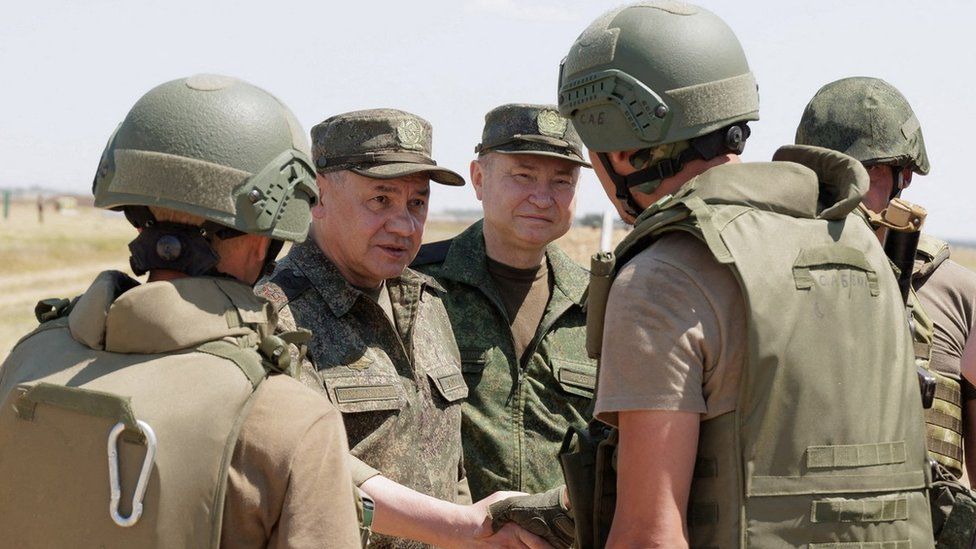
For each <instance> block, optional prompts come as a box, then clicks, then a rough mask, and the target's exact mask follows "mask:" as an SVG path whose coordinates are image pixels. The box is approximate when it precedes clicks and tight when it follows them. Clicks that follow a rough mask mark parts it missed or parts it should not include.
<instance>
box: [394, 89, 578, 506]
mask: <svg viewBox="0 0 976 549" xmlns="http://www.w3.org/2000/svg"><path fill="white" fill-rule="evenodd" d="M582 148H583V147H582V143H581V142H580V140H579V135H577V133H576V131H575V130H573V128H572V126H571V125H570V124H569V123H568V120H566V119H565V118H563V117H561V116H559V113H558V112H557V111H556V107H555V105H552V106H549V105H521V104H511V105H502V106H500V107H498V108H496V109H493V110H491V111H490V112H488V114H487V115H486V116H485V128H484V132H483V133H482V137H481V144H479V145H478V146H477V147H476V148H475V152H477V153H478V158H477V159H476V160H473V161H471V183H472V185H473V186H474V189H475V193H477V196H478V199H479V200H481V203H482V207H483V208H484V219H483V220H481V221H478V222H477V223H475V224H474V225H472V226H471V227H469V228H468V229H466V230H465V231H464V232H462V233H461V234H460V235H458V236H457V237H455V238H453V239H450V240H445V241H442V242H437V243H433V244H427V245H424V246H423V247H421V249H420V253H419V254H418V256H417V259H416V260H415V261H414V264H413V266H414V267H415V268H418V269H419V270H420V271H422V272H425V273H427V274H429V275H431V276H433V277H434V278H435V279H437V281H438V282H439V283H441V284H442V285H443V286H444V287H445V288H446V289H447V296H446V299H445V302H444V303H445V306H446V307H447V312H448V315H449V316H450V318H451V325H452V327H453V328H454V336H455V338H456V339H457V343H458V347H459V348H460V351H461V364H462V370H463V372H464V377H465V381H466V382H467V386H468V398H467V399H466V400H465V403H464V405H463V407H462V411H463V414H462V429H461V431H462V439H463V443H464V467H465V471H466V472H467V474H468V482H469V484H470V486H471V493H472V495H473V496H474V498H475V499H480V498H483V497H485V496H487V495H489V494H491V493H492V492H495V491H497V490H518V491H525V492H542V491H546V490H549V489H552V488H555V487H557V486H561V485H562V473H561V471H560V469H559V465H558V463H557V462H556V461H555V460H554V459H553V458H554V456H556V455H557V454H558V453H559V446H560V444H561V443H562V439H563V436H564V435H565V433H566V430H567V428H569V427H570V426H577V427H580V428H582V427H583V426H585V425H586V416H587V415H588V413H589V412H588V410H589V406H590V399H591V398H593V384H594V382H595V381H596V364H595V362H594V361H591V360H590V359H589V358H588V357H587V356H586V349H585V340H586V315H585V313H584V312H583V308H582V303H583V292H584V291H585V289H586V284H587V275H586V271H585V270H583V269H582V268H581V267H580V266H578V265H577V264H576V263H574V262H573V261H572V260H571V259H570V258H569V257H568V256H567V255H566V254H565V253H563V251H562V250H560V249H559V247H557V246H556V245H555V244H553V243H552V242H553V241H554V240H556V239H558V238H559V237H561V236H563V235H564V234H566V232H567V231H568V230H569V228H570V225H571V224H572V220H573V213H574V210H575V205H576V184H577V181H578V179H579V171H580V166H586V167H589V164H587V163H586V161H584V160H583V156H582Z"/></svg>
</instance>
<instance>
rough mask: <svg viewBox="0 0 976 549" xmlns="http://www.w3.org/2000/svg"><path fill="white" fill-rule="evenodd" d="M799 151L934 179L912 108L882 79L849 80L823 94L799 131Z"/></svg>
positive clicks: (810, 106)
mask: <svg viewBox="0 0 976 549" xmlns="http://www.w3.org/2000/svg"><path fill="white" fill-rule="evenodd" d="M796 144H797V145H814V146H817V147H824V148H826V149H833V150H835V151H839V152H842V153H844V154H846V155H848V156H852V157H854V158H855V159H857V160H860V161H861V162H862V163H864V164H865V165H872V164H895V165H898V166H905V167H910V168H912V170H914V171H915V173H917V174H919V175H925V174H927V173H929V157H928V154H927V153H926V152H925V139H924V138H923V137H922V126H921V125H920V124H919V121H918V118H916V116H915V112H914V111H912V107H911V105H909V104H908V101H907V100H906V99H905V96H903V95H902V94H901V92H899V91H898V90H897V89H895V87H894V86H892V85H891V84H889V83H887V82H885V81H884V80H881V79H880V78H867V77H863V76H859V77H853V78H843V79H841V80H837V81H836V82H831V83H830V84H827V85H826V86H824V87H822V88H820V90H819V91H817V94H816V95H814V96H813V99H811V100H810V103H809V104H807V108H806V109H805V110H804V111H803V117H802V118H801V119H800V124H799V126H798V127H797V128H796Z"/></svg>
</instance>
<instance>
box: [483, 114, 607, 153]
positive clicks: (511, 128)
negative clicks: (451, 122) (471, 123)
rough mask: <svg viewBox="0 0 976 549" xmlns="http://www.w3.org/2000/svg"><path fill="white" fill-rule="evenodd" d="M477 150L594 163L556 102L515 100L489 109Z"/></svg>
mask: <svg viewBox="0 0 976 549" xmlns="http://www.w3.org/2000/svg"><path fill="white" fill-rule="evenodd" d="M474 152H476V153H479V154H486V153H490V152H497V153H502V154H534V155H539V156H551V157H554V158H562V159H565V160H569V161H572V162H575V163H577V164H579V165H581V166H586V167H587V168H590V167H591V166H590V164H589V163H587V162H586V161H585V160H583V141H582V140H581V139H580V136H579V134H578V133H576V129H575V128H573V125H572V124H570V123H569V120H568V119H566V118H563V117H562V116H561V115H560V114H559V111H558V110H557V107H556V106H555V105H527V104H523V103H511V104H508V105H502V106H500V107H495V108H494V109H492V110H490V111H488V114H486V115H485V129H484V131H482V132H481V143H479V144H478V146H477V147H475V148H474Z"/></svg>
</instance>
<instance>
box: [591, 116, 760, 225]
mask: <svg viewBox="0 0 976 549" xmlns="http://www.w3.org/2000/svg"><path fill="white" fill-rule="evenodd" d="M750 133H751V132H750V130H749V126H748V125H746V123H744V122H741V123H738V124H733V125H731V126H727V127H725V128H722V129H720V130H718V131H714V132H711V133H708V134H705V135H702V136H700V137H696V138H694V139H692V140H691V141H689V146H688V148H686V149H684V150H683V151H681V152H680V153H678V155H677V156H674V157H667V158H663V159H661V160H658V161H657V162H653V163H648V160H649V159H650V156H651V152H650V149H643V150H640V151H638V152H636V153H634V155H633V156H631V164H632V165H633V166H634V167H635V168H637V167H638V166H644V167H642V168H640V169H638V170H637V171H636V172H634V173H632V174H628V175H621V174H620V173H618V172H617V170H615V169H614V168H613V164H612V163H611V162H610V156H609V155H608V154H607V153H605V152H600V153H596V155H597V158H599V159H600V162H601V163H602V164H603V168H604V169H605V170H606V172H607V175H608V176H609V177H610V180H611V181H613V186H614V195H615V196H616V198H617V199H618V200H620V201H621V202H622V204H623V206H624V210H625V211H626V212H627V213H628V214H630V215H632V216H634V217H637V216H638V215H640V213H641V212H642V211H643V210H644V208H642V207H641V206H640V204H638V203H637V201H636V200H634V195H633V194H632V193H631V191H630V190H631V189H632V188H634V187H637V186H640V187H641V189H640V191H641V192H643V193H653V192H654V191H656V190H657V189H658V187H660V186H661V183H662V182H663V181H664V180H665V179H667V178H669V177H672V176H674V175H675V174H677V173H678V172H680V171H681V169H682V168H684V167H685V164H687V163H688V162H691V161H692V160H695V159H698V158H701V159H703V160H711V159H713V158H715V157H716V156H719V155H721V154H728V153H735V154H742V151H743V150H744V149H745V144H746V139H748V138H749V134H750Z"/></svg>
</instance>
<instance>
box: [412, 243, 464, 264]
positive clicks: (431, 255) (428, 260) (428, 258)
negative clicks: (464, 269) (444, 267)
mask: <svg viewBox="0 0 976 549" xmlns="http://www.w3.org/2000/svg"><path fill="white" fill-rule="evenodd" d="M453 243H454V239H453V238H450V239H448V240H441V241H440V242H431V243H430V244H424V245H423V246H421V247H420V251H419V252H417V257H415V258H414V260H413V262H412V263H411V264H410V267H419V266H421V265H431V264H433V263H443V262H444V259H446V258H447V252H448V251H449V250H450V249H451V244H453Z"/></svg>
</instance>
